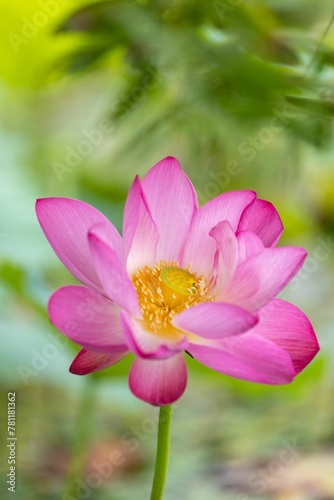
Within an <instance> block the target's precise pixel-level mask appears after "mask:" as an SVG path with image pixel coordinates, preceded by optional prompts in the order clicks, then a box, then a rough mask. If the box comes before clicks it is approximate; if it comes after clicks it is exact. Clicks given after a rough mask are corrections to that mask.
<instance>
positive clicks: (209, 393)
mask: <svg viewBox="0 0 334 500" xmlns="http://www.w3.org/2000/svg"><path fill="white" fill-rule="evenodd" d="M333 16H334V12H333V2H332V1H330V0H322V1H321V2H319V1H316V0H296V1H294V2H291V1H290V0H267V1H255V0H254V1H251V0H250V1H247V0H221V1H219V0H214V1H211V0H210V1H209V2H204V1H195V0H179V1H176V0H172V1H166V0H153V1H151V2H149V1H146V0H137V1H116V0H115V1H92V0H36V1H35V0H22V1H19V0H2V2H1V5H0V27H1V44H0V61H1V64H0V68H1V70H0V106H1V123H0V144H1V155H0V165H1V183H0V193H1V196H0V200H1V212H0V214H1V215H0V307H1V331H2V342H1V346H2V347H1V352H2V354H1V364H0V376H1V381H2V384H1V394H0V398H1V399H0V409H1V415H0V426H1V436H6V435H7V434H6V433H7V430H6V408H7V391H14V390H15V391H16V392H17V427H18V448H17V452H18V472H17V479H18V483H17V498H20V499H21V498H22V499H24V500H30V499H31V500H35V499H37V500H39V499H45V500H53V499H58V498H61V499H62V500H73V499H75V498H76V499H78V500H81V499H88V498H91V499H94V500H104V499H110V500H111V499H113V500H132V499H138V498H139V499H146V498H148V497H149V491H150V484H151V478H152V474H153V462H154V455H155V446H156V416H157V413H156V410H154V408H153V407H150V406H149V405H146V404H144V403H142V402H140V401H138V400H137V399H136V398H134V396H132V394H131V393H130V391H129V389H128V386H127V371H128V366H129V362H128V361H125V362H122V363H120V364H119V365H116V366H115V367H112V368H110V369H108V370H105V371H104V372H101V373H99V374H98V375H94V376H89V377H83V378H80V377H76V376H74V375H71V374H69V372H68V367H69V365H70V362H71V360H72V359H73V357H74V355H75V353H76V352H78V348H77V346H75V345H73V344H72V343H71V342H69V341H67V342H66V341H65V340H64V338H63V337H62V336H61V335H60V334H58V333H57V332H56V330H55V329H54V328H53V327H52V326H51V325H50V323H49V321H48V318H47V315H46V303H47V300H48V297H49V296H50V295H51V293H52V292H53V291H54V290H55V289H56V288H57V287H60V286H63V285H65V284H69V283H74V279H73V278H72V277H71V276H70V275H69V273H68V272H67V271H66V270H65V269H64V268H63V266H62V264H61V263H60V262H59V261H58V260H57V258H56V256H55V254H54V253H53V251H52V249H51V248H50V247H49V245H48V243H47V241H46V239H45V237H44V235H43V234H42V231H41V229H40V227H39V225H38V223H37V220H36V217H35V213H34V203H35V199H36V198H38V197H47V196H70V197H75V198H79V199H81V200H85V201H86V202H89V203H91V204H93V205H94V206H96V207H97V208H99V209H100V210H101V211H102V212H104V213H105V214H106V215H107V216H108V217H109V218H110V219H111V221H112V222H113V223H114V224H115V225H116V226H117V227H118V228H120V227H121V221H122V212H123V207H124V200H125V197H126V193H127V190H128V188H129V186H130V184H131V182H132V180H133V178H134V176H135V175H136V174H137V173H139V174H140V175H143V174H144V173H145V172H146V171H147V170H148V169H149V168H150V167H151V166H152V165H153V164H154V163H155V162H157V161H158V160H160V159H161V158H163V157H164V156H167V155H173V156H176V157H177V158H178V159H179V161H180V162H181V164H182V166H183V168H184V169H185V171H186V172H187V174H188V175H189V176H190V178H191V179H192V181H193V183H194V184H195V187H196V188H197V190H198V193H199V198H200V202H201V204H203V203H205V202H206V201H207V200H209V199H211V198H212V197H214V196H216V195H217V194H219V193H221V192H223V191H226V190H233V189H245V188H246V189H254V190H256V191H257V192H258V195H259V196H260V197H263V198H265V199H269V200H271V201H272V202H273V203H274V204H275V206H276V207H277V208H278V210H279V212H280V214H281V216H282V219H283V222H284V225H285V233H284V236H283V238H282V240H281V244H287V245H298V246H305V247H306V248H307V250H308V252H309V257H308V260H307V261H306V264H305V266H304V268H303V270H302V271H301V273H300V274H299V276H298V277H297V278H296V279H295V280H294V281H293V283H291V285H290V286H289V288H288V289H287V290H286V291H284V294H283V296H284V298H286V299H288V300H291V301H293V302H294V303H295V304H297V305H298V306H299V307H301V308H302V309H303V310H304V311H305V312H306V314H307V315H308V316H309V317H310V318H311V320H312V323H313V325H314V327H315V330H316V332H317V334H318V337H319V340H320V344H321V347H322V351H321V353H320V355H318V356H317V358H316V360H315V361H314V362H313V363H312V364H311V366H309V367H308V368H307V369H306V370H305V372H303V373H302V374H301V375H300V376H299V377H298V379H297V380H296V381H295V382H294V383H293V384H292V385H290V386H286V387H264V386H258V385H255V384H250V383H246V382H239V381H235V380H232V379H230V378H228V377H225V376H223V375H218V374H216V373H214V372H212V371H210V370H209V369H206V368H204V367H202V366H200V365H199V364H198V363H196V362H195V361H194V360H191V359H190V358H189V359H188V365H189V369H190V376H189V384H188V388H187V392H186V394H185V395H184V397H183V398H182V399H181V400H180V401H179V403H178V404H177V405H176V408H175V414H174V422H173V437H172V456H171V463H170V471H169V478H168V484H167V489H166V497H165V498H166V500H172V499H173V500H174V499H177V500H183V499H184V500H188V499H191V500H202V499H203V498H205V499H210V500H218V499H222V500H225V499H226V500H230V499H231V500H232V499H233V500H252V499H275V500H330V499H333V498H334V479H333V477H334V476H333V474H332V472H333V470H334V446H333V445H334V425H333V422H334V404H333V386H334V370H333V366H334V363H333V360H334V343H333V338H334V337H333V335H332V333H333V301H334V291H333V290H334V288H333V277H334V266H333V254H334V244H333V243H334V234H333V233H334V170H333V166H334V146H333V115H334V87H333V85H334V71H333V70H334V28H332V22H333V19H334V18H333ZM319 248H321V250H320V253H319ZM320 254H321V258H319V255H320ZM4 443H5V440H4V439H1V460H2V462H1V482H2V483H1V498H4V499H5V498H11V495H12V493H10V492H8V491H7V485H6V484H5V483H6V477H5V474H6V473H7V472H8V465H7V463H6V458H7V450H6V449H5V444H4ZM111 456H113V457H114V465H113V466H111V465H110V464H111V461H110V460H111V459H110V457H111Z"/></svg>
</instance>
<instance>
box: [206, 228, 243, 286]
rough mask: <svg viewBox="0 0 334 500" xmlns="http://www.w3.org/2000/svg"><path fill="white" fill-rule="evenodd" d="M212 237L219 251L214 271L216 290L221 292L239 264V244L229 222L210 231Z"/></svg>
mask: <svg viewBox="0 0 334 500" xmlns="http://www.w3.org/2000/svg"><path fill="white" fill-rule="evenodd" d="M210 236H212V238H214V239H215V241H216V245H217V251H216V255H215V266H214V270H213V277H214V281H215V283H214V288H212V289H211V293H213V295H214V293H215V290H217V291H218V290H220V289H221V288H222V287H223V286H225V285H226V284H227V283H228V282H229V280H230V278H231V276H232V275H233V273H234V271H235V268H236V265H237V262H238V242H237V238H236V236H235V233H234V231H233V229H232V227H231V225H230V223H229V222H227V221H223V222H220V223H219V224H218V225H217V226H215V227H214V228H213V229H211V231H210Z"/></svg>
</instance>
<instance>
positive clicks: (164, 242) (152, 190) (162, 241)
mask: <svg viewBox="0 0 334 500" xmlns="http://www.w3.org/2000/svg"><path fill="white" fill-rule="evenodd" d="M142 187H143V190H144V193H145V195H146V199H147V203H148V206H149V209H150V211H151V214H152V217H153V220H154V222H155V224H156V226H157V228H158V231H159V235H160V238H159V243H158V247H157V254H156V259H157V261H160V260H166V261H172V260H176V261H177V260H178V259H179V254H180V251H181V248H182V246H183V243H184V241H185V238H186V237H187V234H188V230H189V227H190V223H191V220H192V218H193V216H194V214H195V213H196V212H197V210H198V203H197V195H196V192H195V190H194V187H193V185H192V183H191V181H190V180H189V179H188V177H187V176H186V175H185V173H184V172H183V171H182V170H181V167H180V164H179V162H178V161H177V160H176V159H175V158H172V157H170V156H169V157H167V158H165V159H164V160H161V161H160V162H159V163H157V164H156V165H154V167H153V168H151V170H150V171H149V172H148V173H147V174H146V175H145V177H144V179H143V181H142Z"/></svg>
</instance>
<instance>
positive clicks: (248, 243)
mask: <svg viewBox="0 0 334 500" xmlns="http://www.w3.org/2000/svg"><path fill="white" fill-rule="evenodd" d="M237 241H238V264H241V262H243V261H244V260H246V259H248V258H249V257H251V256H252V255H255V254H256V253H260V252H262V250H263V248H264V246H263V243H262V241H261V239H260V238H259V237H258V236H257V235H256V234H255V233H252V232H251V231H241V232H240V233H238V236H237Z"/></svg>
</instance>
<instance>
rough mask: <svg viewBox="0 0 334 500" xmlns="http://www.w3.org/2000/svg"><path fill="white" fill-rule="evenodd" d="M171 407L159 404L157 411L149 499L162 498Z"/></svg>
mask: <svg viewBox="0 0 334 500" xmlns="http://www.w3.org/2000/svg"><path fill="white" fill-rule="evenodd" d="M172 414H173V407H172V405H170V406H161V407H160V413H159V427H158V446H157V456H156V458H155V468H154V478H153V485H152V492H151V500H162V498H163V493H164V488H165V483H166V478H167V471H168V463H169V450H170V429H171V424H172Z"/></svg>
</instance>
